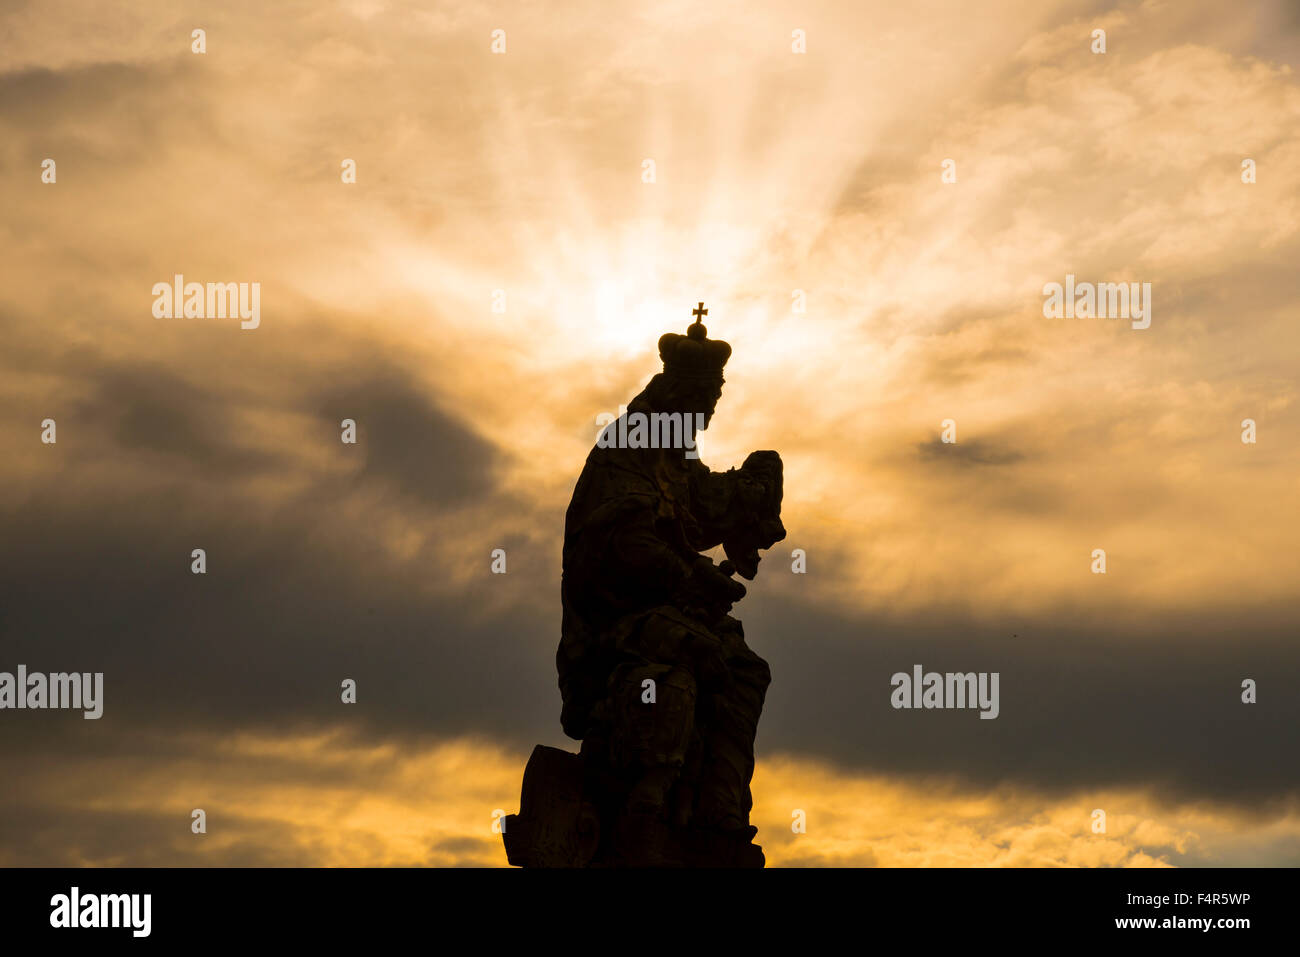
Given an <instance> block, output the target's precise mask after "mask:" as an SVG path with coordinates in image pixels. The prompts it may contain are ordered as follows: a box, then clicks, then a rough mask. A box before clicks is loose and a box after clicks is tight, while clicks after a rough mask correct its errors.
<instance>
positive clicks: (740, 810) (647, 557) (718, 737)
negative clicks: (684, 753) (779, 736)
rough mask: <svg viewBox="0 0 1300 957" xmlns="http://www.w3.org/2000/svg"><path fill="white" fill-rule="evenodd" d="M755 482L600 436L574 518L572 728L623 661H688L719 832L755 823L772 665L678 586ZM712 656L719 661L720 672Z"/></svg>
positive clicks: (567, 638)
mask: <svg viewBox="0 0 1300 957" xmlns="http://www.w3.org/2000/svg"><path fill="white" fill-rule="evenodd" d="M655 411H662V410H656V409H653V408H652V407H651V406H650V404H649V400H648V399H647V397H646V393H644V392H643V393H642V394H641V395H639V396H637V398H635V399H633V400H632V402H631V403H629V405H628V410H627V414H629V415H630V414H633V413H637V412H640V413H645V414H646V415H647V416H648V415H649V414H651V413H653V412H655ZM619 424H620V423H618V422H615V423H614V424H612V425H611V426H609V428H610V429H615V430H616V429H618V427H619ZM746 483H749V484H750V485H751V487H752V484H753V479H752V477H751V476H749V475H747V474H746V473H745V472H744V471H743V470H736V469H732V470H730V471H728V472H723V473H719V472H712V471H710V470H709V469H708V467H707V466H705V465H704V464H703V463H701V462H700V461H699V460H698V459H691V458H687V457H686V455H685V450H684V449H681V448H675V449H673V448H670V449H650V448H639V449H633V448H616V447H609V448H602V447H601V446H600V444H597V446H596V447H595V448H593V449H592V450H591V453H590V454H589V455H588V457H587V462H586V465H585V466H584V467H583V470H582V475H581V476H580V477H579V479H578V483H577V487H576V488H575V489H574V493H573V499H572V501H571V502H570V504H569V509H568V512H567V513H566V515H565V534H564V559H563V561H564V573H563V579H562V584H561V596H562V601H563V608H564V618H563V626H562V629H563V630H562V637H561V640H560V646H559V650H558V652H557V654H556V665H557V669H558V671H559V683H560V691H561V694H562V696H563V699H564V706H563V711H562V713H561V719H560V720H561V724H562V726H563V728H564V732H565V734H567V735H569V736H570V737H572V738H576V739H582V738H584V737H586V736H587V735H588V732H589V731H590V730H591V725H592V722H593V712H595V711H596V709H597V708H598V706H599V705H600V703H601V702H602V700H604V699H606V698H607V696H608V695H609V693H610V688H609V685H610V676H611V674H613V673H614V670H615V669H616V668H617V667H619V665H620V663H623V662H626V661H628V660H640V661H650V662H654V663H657V664H660V665H666V666H673V667H675V668H684V669H685V670H686V671H687V672H689V673H690V674H691V675H692V676H693V679H694V681H695V683H696V684H697V685H698V687H699V692H700V699H699V706H698V708H697V714H698V716H699V718H700V719H702V720H701V721H699V722H697V723H698V724H699V725H701V726H700V731H701V734H702V735H703V738H704V742H705V743H704V752H705V753H704V754H703V757H702V759H701V765H700V774H701V781H700V782H699V783H698V788H699V790H698V794H699V807H698V808H697V810H696V815H695V816H696V818H697V823H701V824H703V825H705V826H711V827H717V828H721V829H735V828H739V827H743V826H745V825H746V824H747V823H748V814H749V810H750V807H751V804H752V802H751V799H750V793H749V781H750V778H751V777H752V775H753V769H754V758H753V741H754V734H755V731H756V729H757V723H758V718H759V714H760V713H761V711H762V706H763V697H764V694H765V692H766V689H767V685H768V683H769V681H770V673H769V671H768V667H767V664H766V663H765V662H764V661H763V660H762V659H761V658H760V657H759V656H758V655H756V654H754V653H753V651H751V650H750V649H749V648H748V647H747V646H746V645H745V642H744V635H743V632H742V631H741V628H740V623H739V622H738V621H736V620H735V619H733V618H731V617H730V616H719V617H718V618H717V619H716V620H712V621H710V620H706V619H705V618H702V617H691V615H690V614H689V609H683V607H682V601H681V600H680V594H681V588H682V585H683V583H685V582H686V581H687V579H688V578H690V576H691V573H692V567H693V566H694V564H695V563H697V562H699V561H700V560H701V556H700V553H701V552H702V551H705V550H707V549H710V548H713V547H715V546H717V545H720V544H722V543H723V542H724V540H726V539H727V538H728V537H729V536H730V535H732V534H734V532H735V529H734V528H732V527H729V524H731V525H734V524H735V522H736V516H737V514H738V509H737V507H736V506H737V504H738V496H740V495H741V494H742V489H743V488H744V487H745V485H746ZM647 622H651V623H652V624H651V625H647ZM648 636H653V637H648ZM706 663H708V664H712V665H713V666H714V667H715V673H714V674H712V676H710V675H709V674H706V672H708V671H709V668H707V667H706ZM717 669H720V671H721V673H720V674H718V673H716V670H717ZM597 713H598V712H597ZM678 757H679V758H680V756H678Z"/></svg>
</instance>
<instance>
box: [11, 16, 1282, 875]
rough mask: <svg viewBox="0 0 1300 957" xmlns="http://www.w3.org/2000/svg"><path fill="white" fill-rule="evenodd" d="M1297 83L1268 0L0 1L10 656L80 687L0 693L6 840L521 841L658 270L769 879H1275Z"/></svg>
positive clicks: (443, 847) (302, 860)
mask: <svg viewBox="0 0 1300 957" xmlns="http://www.w3.org/2000/svg"><path fill="white" fill-rule="evenodd" d="M195 30H203V31H204V34H203V46H204V52H201V53H198V52H194V49H193V46H194V44H195V42H196V41H195V40H194V37H193V31H195ZM498 30H500V31H504V34H503V35H501V34H496V35H495V36H496V37H497V40H498V41H500V40H501V37H502V36H503V37H504V39H503V42H504V51H503V52H495V53H494V52H493V45H494V31H498ZM1096 30H1104V31H1105V52H1104V53H1099V52H1093V47H1094V46H1095V45H1096V40H1095V38H1094V31H1096ZM795 31H802V33H801V34H799V36H800V37H802V42H803V45H804V49H805V51H806V52H802V53H796V52H794V49H793V46H794V45H796V37H795ZM497 46H498V48H500V42H497ZM1298 63H1300V10H1298V9H1297V8H1296V6H1295V5H1294V4H1289V3H1279V2H1257V3H1250V2H1246V3H1237V4H1224V3H1218V2H1208V0H1183V2H1173V0H1169V2H1158V0H1148V2H1120V3H1111V2H1105V3H1100V2H1079V0H1070V2H1055V0H1043V2H1009V0H1001V2H999V0H994V2H990V3H984V4H979V5H974V4H965V3H961V2H957V0H951V2H937V0H921V2H917V3H909V4H881V3H848V2H839V3H829V2H828V3H817V2H811V3H809V2H801V3H798V4H794V3H769V2H744V3H741V2H720V3H711V4H707V5H705V4H698V3H686V2H677V0H671V2H658V3H641V2H638V3H629V4H618V5H613V6H611V5H609V4H598V3H594V2H574V3H566V4H564V5H562V6H561V7H555V6H554V5H550V6H549V8H548V7H546V6H543V5H537V4H530V3H496V4H477V3H418V2H383V0H364V2H351V3H323V2H319V0H314V2H308V0H302V2H286V3H276V4H263V3H252V2H232V3H226V4H222V5H220V6H219V7H213V6H212V5H207V4H201V3H196V2H173V0H168V2H161V0H144V2H140V3H133V4H130V5H127V6H125V7H124V8H122V9H112V10H110V9H108V8H106V7H104V6H102V5H99V4H92V3H87V2H75V3H70V2H61V0H42V2H22V0H10V2H7V3H5V4H4V5H3V6H2V7H0V201H2V208H3V210H4V215H3V217H0V250H2V251H3V255H2V256H0V343H2V345H0V448H3V450H4V455H3V458H2V459H0V542H3V543H4V546H3V547H2V548H0V671H9V672H13V671H15V670H16V668H17V666H18V665H20V664H23V665H26V666H27V668H28V669H29V671H46V672H55V671H80V672H103V674H104V688H105V691H104V715H103V717H102V718H101V719H99V720H96V721H87V720H83V718H82V716H81V714H80V713H79V712H69V711H52V710H47V711H10V710H6V711H0V761H2V762H3V765H4V767H5V769H6V774H5V777H6V787H4V788H0V865H9V866H13V865H20V866H26V865H64V864H88V865H163V864H174V865H214V864H221V865H272V866H274V865H331V866H333V865H342V866H351V865H395V866H505V863H506V862H505V854H504V850H503V848H502V845H501V838H500V835H499V834H497V833H494V832H493V820H494V814H495V813H497V812H499V811H502V810H504V811H506V812H511V813H512V812H514V811H515V810H517V808H518V801H519V785H520V780H521V777H522V771H523V766H524V763H525V761H526V760H527V757H528V754H529V752H530V751H531V749H532V747H533V746H534V745H535V744H539V743H540V744H547V745H551V746H556V747H567V748H569V749H570V750H576V749H577V743H576V742H573V741H570V740H568V739H566V738H565V737H564V735H563V733H562V732H561V730H560V727H559V711H560V698H559V692H558V688H557V686H556V679H555V670H554V654H555V646H556V643H557V641H558V638H559V632H560V601H559V571H560V569H559V563H560V549H561V544H562V534H563V518H564V510H565V508H566V506H567V504H568V499H569V496H570V495H571V493H572V490H573V485H574V482H575V481H576V478H577V476H578V473H579V471H580V470H581V467H582V463H583V461H584V458H585V456H586V454H587V451H588V449H589V448H590V446H591V445H592V444H593V442H594V441H595V438H596V435H597V431H598V429H597V425H596V420H597V417H598V416H600V415H602V414H603V413H615V414H616V413H617V411H618V407H619V405H620V404H623V403H626V402H627V401H628V400H629V399H631V398H632V397H633V396H634V395H635V394H636V393H637V392H638V391H639V390H640V389H641V387H642V386H643V385H644V384H645V382H646V381H647V380H648V379H649V377H650V376H651V375H653V374H654V373H655V372H657V371H659V364H658V357H657V355H656V351H655V343H656V341H657V339H658V337H659V335H661V334H662V333H664V332H668V331H674V332H683V331H684V329H685V326H686V325H687V324H688V323H689V322H690V320H691V315H690V313H691V309H692V308H693V307H694V305H695V303H696V302H698V301H703V302H704V303H705V305H706V306H707V308H708V309H709V314H708V317H707V325H708V327H709V330H710V335H712V336H714V337H720V338H723V339H726V340H727V341H728V342H730V343H731V345H732V347H733V354H732V358H731V360H730V361H729V363H728V365H727V384H726V386H725V389H724V394H723V397H722V400H721V402H720V404H719V407H718V411H717V414H716V416H715V417H714V419H713V422H712V425H711V427H710V428H709V430H708V432H707V433H706V434H704V435H703V436H702V437H701V440H700V450H701V455H702V459H703V460H704V461H705V462H706V463H707V464H709V465H710V466H711V467H712V468H714V469H716V470H725V469H727V468H731V467H734V466H738V465H739V464H740V463H741V462H742V461H743V460H744V457H745V455H746V454H747V453H748V452H749V451H751V450H754V449H776V450H778V451H779V452H780V453H781V456H782V459H783V460H784V463H785V501H784V511H783V519H784V522H785V525H786V527H787V529H788V532H789V534H788V537H787V539H786V540H785V541H784V542H782V543H781V544H779V545H778V546H776V547H775V548H774V549H772V550H771V551H770V552H768V553H767V555H766V556H765V559H764V562H763V564H762V566H761V567H760V569H759V574H758V577H757V579H756V580H755V581H754V582H752V583H750V584H749V595H748V596H747V597H746V598H745V599H744V600H743V601H742V602H741V603H740V604H739V605H738V606H737V610H736V612H735V614H736V615H737V616H738V617H739V618H741V619H742V620H743V622H744V626H745V634H746V637H747V640H748V643H749V644H750V646H751V647H752V648H753V649H754V650H755V651H757V652H758V653H759V654H761V655H762V656H763V657H764V658H765V659H766V660H767V661H768V662H769V664H770V665H771V669H772V673H773V682H772V686H771V688H770V689H769V692H768V696H767V702H766V705H765V708H764V712H763V717H762V721H761V723H760V726H759V733H758V739H757V743H756V749H757V754H758V768H757V771H756V774H755V779H754V785H753V790H754V799H755V807H754V812H753V815H752V816H751V820H752V823H754V824H756V825H757V826H758V828H759V835H758V838H757V840H758V841H759V843H761V844H762V845H763V846H764V849H765V851H766V853H767V858H768V863H769V865H770V866H818V865H848V866H872V865H875V866H886V867H891V866H1001V865H1007V866H1203V865H1245V866H1258V865H1265V866H1274V865H1292V866H1294V865H1296V864H1300V771H1298V770H1297V765H1296V761H1295V756H1296V753H1297V748H1298V746H1300V697H1298V696H1297V694H1296V688H1297V686H1300V647H1298V646H1297V637H1296V636H1297V624H1298V622H1300V608H1298V607H1297V605H1298V600H1300V594H1298V593H1297V591H1298V590H1297V581H1298V580H1300V558H1298V557H1297V553H1296V550H1295V547H1294V543H1295V541H1296V540H1297V538H1298V537H1300V536H1298V535H1297V532H1298V531H1300V519H1298V516H1300V508H1297V504H1298V502H1297V500H1298V498H1300V495H1298V493H1300V444H1298V443H1297V441H1296V438H1297V434H1298V433H1300V406H1298V405H1297V401H1296V400H1297V378H1298V377H1297V375H1296V373H1297V361H1298V348H1300V334H1298V333H1297V332H1296V327H1295V311H1294V303H1295V302H1296V301H1297V292H1298V291H1300V271H1297V270H1296V268H1295V263H1296V262H1297V261H1300V231H1298V230H1300V122H1298V121H1300V84H1298V82H1297V77H1296V73H1295V69H1296V66H1297V64H1298ZM47 159H52V160H54V164H55V166H54V170H55V175H54V181H53V182H45V181H43V171H44V169H45V166H44V161H45V160H47ZM349 160H350V161H352V164H354V167H355V182H345V176H344V175H343V170H344V165H345V163H346V162H347V161H349ZM1245 160H1251V161H1253V164H1254V166H1253V169H1254V173H1255V176H1254V182H1244V181H1243V161H1245ZM647 161H650V164H651V165H648V164H647ZM651 170H652V171H653V176H652V177H651V176H650V171H651ZM945 174H946V175H945ZM177 274H181V275H183V276H184V277H185V278H186V281H198V282H249V283H252V282H257V283H259V284H260V297H261V298H260V319H259V323H258V325H257V328H250V329H244V328H241V325H240V323H239V322H238V321H237V320H230V319H199V318H159V317H157V316H156V315H155V314H154V308H153V307H154V300H155V293H154V291H153V289H154V286H155V284H156V283H160V282H162V283H170V282H171V281H172V277H173V276H175V275H177ZM1067 275H1073V276H1076V277H1077V278H1078V280H1079V281H1091V282H1112V281H1113V282H1136V283H1150V284H1151V290H1152V291H1151V307H1152V308H1151V324H1150V327H1149V328H1146V329H1134V328H1132V327H1131V325H1130V323H1129V322H1128V321H1126V320H1122V319H1109V318H1070V319H1057V318H1049V317H1047V316H1045V315H1044V311H1043V305H1044V298H1045V295H1044V286H1045V285H1046V284H1049V283H1053V282H1056V283H1064V282H1065V281H1066V276H1067ZM47 418H48V419H53V420H55V422H56V423H57V441H56V442H54V443H52V444H51V443H48V442H43V441H42V434H43V431H44V430H45V426H43V425H42V422H43V421H44V420H45V419H47ZM345 418H351V419H353V420H354V421H355V422H356V423H357V442H356V443H355V444H354V445H348V444H344V443H342V442H341V441H340V423H341V421H342V420H343V419H345ZM1247 419H1250V420H1252V421H1253V423H1254V428H1255V441H1254V442H1253V443H1247V442H1243V441H1242V436H1243V430H1244V428H1245V427H1244V426H1243V422H1244V420H1247ZM947 420H950V421H951V422H952V423H953V426H952V430H955V437H956V441H955V442H945V441H944V440H943V433H944V430H945V425H944V423H945V421H947ZM952 430H950V431H952ZM195 548H202V549H204V551H205V553H206V560H207V570H206V573H205V574H202V575H196V574H193V573H192V571H191V562H192V558H191V555H192V550H193V549H195ZM494 549H504V550H505V553H506V556H507V572H506V573H505V574H493V573H492V571H491V566H492V552H493V550H494ZM794 549H801V550H803V554H804V556H805V562H806V571H804V572H803V573H796V572H795V571H794V564H795V563H794V560H793V557H792V552H793V550H794ZM1096 549H1102V550H1104V552H1105V556H1106V572H1105V574H1095V573H1094V572H1093V568H1094V567H1095V564H1094V563H1095V558H1094V550H1096ZM915 664H921V665H923V666H924V667H925V669H926V670H936V671H940V672H947V671H962V672H966V671H977V672H985V671H986V672H997V673H998V674H999V675H1000V689H1001V702H1000V713H999V716H998V718H997V719H996V720H979V719H978V716H977V714H976V713H974V712H971V711H952V710H934V711H928V710H911V709H907V710H896V709H894V708H892V707H891V706H890V692H891V690H892V688H891V683H890V679H891V676H892V675H893V674H894V673H896V672H900V671H902V672H910V671H911V669H912V667H913V666H914V665H915ZM345 679H352V680H353V681H355V682H356V687H357V700H356V703H355V704H345V703H343V702H342V701H341V700H340V699H341V695H340V685H341V682H342V681H344V680H345ZM1246 679H1251V680H1254V681H1255V682H1256V683H1257V696H1258V697H1257V701H1256V702H1255V703H1253V704H1246V703H1243V701H1242V700H1241V696H1242V682H1243V680H1246ZM196 808H201V809H203V810H204V811H205V814H206V818H207V831H206V833H203V834H195V833H192V830H191V814H192V811H193V810H194V809H196ZM1099 809H1100V810H1103V811H1104V812H1105V816H1106V830H1105V832H1104V833H1094V830H1093V821H1094V819H1095V818H1094V814H1093V812H1094V811H1095V810H1099ZM796 812H803V816H804V817H805V819H806V822H807V823H806V831H805V832H804V833H795V832H794V831H793V830H792V826H791V822H792V819H793V818H794V817H795V815H796Z"/></svg>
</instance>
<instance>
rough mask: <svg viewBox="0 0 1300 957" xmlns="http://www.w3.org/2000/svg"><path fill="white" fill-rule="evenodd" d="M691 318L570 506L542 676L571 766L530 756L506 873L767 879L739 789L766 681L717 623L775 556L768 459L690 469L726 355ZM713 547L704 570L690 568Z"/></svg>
mask: <svg viewBox="0 0 1300 957" xmlns="http://www.w3.org/2000/svg"><path fill="white" fill-rule="evenodd" d="M693 315H694V316H695V323H694V324H693V325H691V326H690V327H689V328H688V330H687V334H686V335H684V336H682V335H676V334H674V333H668V334H666V335H664V336H663V337H661V338H660V340H659V355H660V358H661V359H662V360H663V364H664V368H663V372H661V373H659V374H658V375H656V376H654V377H653V378H652V379H651V380H650V382H649V384H648V385H647V386H646V387H645V389H644V391H642V392H641V394H640V395H638V396H637V397H636V398H635V399H633V400H632V401H631V402H630V403H628V405H627V411H626V412H625V413H624V415H623V416H621V417H620V418H619V420H618V421H616V422H614V423H613V424H611V425H610V426H609V427H608V428H607V429H606V430H605V431H604V433H602V435H601V437H600V440H599V441H598V442H597V444H596V447H595V448H593V449H592V450H591V453H590V455H588V457H587V462H586V465H585V466H584V468H583V470H582V475H581V476H580V477H579V479H578V484H577V487H576V488H575V489H574V492H573V499H572V501H571V502H570V503H569V510H568V513H567V514H566V516H565V529H564V572H563V579H562V583H561V599H562V602H563V606H564V619H563V626H562V637H561V639H560V647H559V650H558V652H557V654H556V665H557V667H558V670H559V678H560V693H561V695H562V697H563V701H564V705H563V710H562V712H561V715H560V723H561V725H562V726H563V728H564V733H565V734H567V735H568V736H569V737H571V738H575V739H579V740H581V741H582V749H581V752H580V753H579V754H573V753H571V752H568V751H561V750H558V749H555V748H548V747H543V746H541V745H538V747H537V748H535V749H534V751H533V754H532V757H531V758H530V759H529V762H528V767H527V768H526V769H525V771H524V784H523V792H522V796H521V800H520V805H521V806H520V813H519V814H517V815H510V816H508V817H507V818H506V819H505V821H504V839H505V845H506V853H507V856H508V858H509V860H510V863H512V864H517V865H520V866H524V867H587V866H593V867H596V866H604V867H654V866H669V867H672V866H684V867H700V866H723V867H762V866H763V862H764V859H763V852H762V849H761V848H760V847H759V846H758V845H756V844H754V843H753V838H754V836H755V834H756V828H754V827H751V826H750V824H749V811H750V808H751V807H752V805H753V801H752V798H751V796H750V790H749V783H750V779H751V777H752V776H753V773H754V735H755V732H756V730H757V727H758V718H759V714H760V712H761V711H762V709H763V696H764V694H765V693H766V691H767V686H768V683H769V681H770V680H771V677H770V673H769V671H768V667H767V663H766V662H765V661H763V659H762V658H760V657H759V656H758V655H756V654H755V653H754V652H753V651H752V650H751V649H750V648H749V646H748V645H746V644H745V637H744V632H743V631H742V629H741V625H740V622H739V621H737V620H736V619H735V618H733V617H731V615H730V614H729V612H730V611H731V608H732V605H733V604H734V603H735V602H737V601H739V600H740V598H742V597H743V596H744V595H745V586H744V585H742V584H741V583H740V582H738V581H736V580H735V579H734V578H733V577H732V575H733V574H736V573H738V574H739V575H740V576H741V577H743V578H745V579H747V580H752V579H753V578H754V575H755V574H756V573H757V571H758V563H759V554H758V552H759V549H765V548H770V547H772V545H774V544H775V543H776V542H779V541H781V540H782V539H783V538H785V528H784V526H783V525H782V524H781V493H782V466H781V458H780V456H779V455H777V453H775V452H754V453H752V454H750V456H749V457H748V458H747V459H745V462H744V464H743V465H742V466H741V467H740V468H739V469H731V470H730V471H728V472H712V471H710V470H709V469H708V467H707V466H705V465H704V464H703V463H702V462H700V461H699V459H698V453H696V452H695V435H696V432H697V431H699V430H703V429H706V428H708V425H709V421H710V420H711V419H712V417H713V412H714V408H715V407H716V405H717V401H718V399H719V398H720V397H721V395H722V381H723V379H722V368H723V366H724V365H725V363H726V361H727V359H728V358H729V357H730V355H731V347H730V346H729V345H728V344H727V343H725V342H722V341H720V340H717V339H709V338H708V332H707V330H706V329H705V327H704V325H703V324H702V322H701V319H702V317H703V316H704V315H707V310H706V309H704V304H703V303H700V305H699V306H698V307H697V308H696V310H695V311H694V313H693ZM646 423H649V429H648V430H647V429H646V427H645V426H646ZM647 432H648V434H647ZM718 545H721V546H722V547H723V550H724V552H725V554H726V556H727V558H726V560H724V561H723V562H721V563H720V564H715V563H714V562H713V560H712V559H711V558H709V557H708V556H707V555H702V554H701V552H702V551H705V550H708V549H712V548H714V547H716V546H718Z"/></svg>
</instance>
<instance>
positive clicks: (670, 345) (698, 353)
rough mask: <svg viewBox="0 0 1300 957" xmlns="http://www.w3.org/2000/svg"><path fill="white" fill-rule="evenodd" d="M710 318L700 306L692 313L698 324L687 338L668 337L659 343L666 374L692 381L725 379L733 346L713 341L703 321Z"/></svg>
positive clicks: (667, 334)
mask: <svg viewBox="0 0 1300 957" xmlns="http://www.w3.org/2000/svg"><path fill="white" fill-rule="evenodd" d="M708 314H709V310H707V309H705V308H704V303H702V302H701V303H700V304H699V305H698V306H696V307H695V308H694V309H692V310H691V315H692V316H694V317H695V322H693V323H691V325H689V326H687V327H686V335H684V336H679V335H677V334H676V333H674V332H669V333H665V334H664V335H663V336H661V337H660V339H659V358H661V359H663V361H664V372H667V373H671V374H673V375H677V376H681V377H685V378H692V379H717V380H719V381H721V379H722V367H723V366H724V365H726V364H727V359H728V358H729V357H730V356H731V346H729V345H728V344H727V343H725V342H723V341H722V340H720V339H710V338H709V337H708V336H709V330H708V329H706V328H704V322H703V321H702V320H703V319H704V317H705V316H707V315H708Z"/></svg>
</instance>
